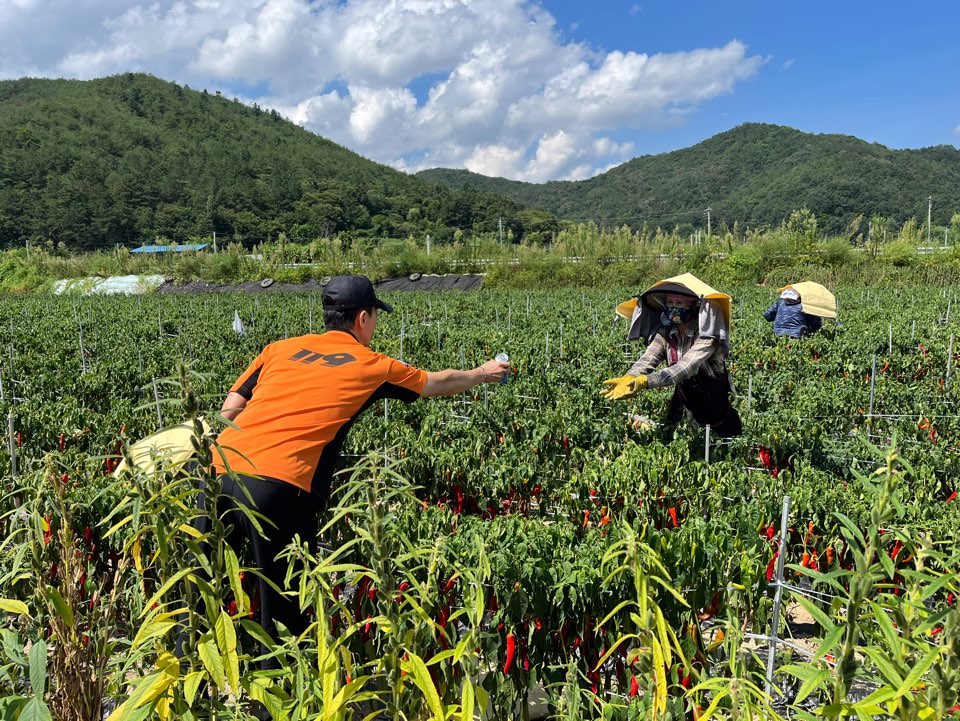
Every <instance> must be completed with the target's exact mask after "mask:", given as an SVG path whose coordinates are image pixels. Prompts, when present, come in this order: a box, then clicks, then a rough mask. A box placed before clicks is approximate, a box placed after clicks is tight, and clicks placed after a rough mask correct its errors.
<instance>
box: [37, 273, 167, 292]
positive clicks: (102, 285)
mask: <svg viewBox="0 0 960 721" xmlns="http://www.w3.org/2000/svg"><path fill="white" fill-rule="evenodd" d="M165 282H166V279H165V278H164V277H163V276H162V275H117V276H113V277H111V278H98V277H92V278H67V279H65V280H58V281H57V282H56V283H55V284H54V286H53V294H54V295H63V294H64V293H77V294H80V295H140V294H142V293H149V292H150V291H153V290H156V289H157V288H159V287H160V286H161V285H163V284H164V283H165Z"/></svg>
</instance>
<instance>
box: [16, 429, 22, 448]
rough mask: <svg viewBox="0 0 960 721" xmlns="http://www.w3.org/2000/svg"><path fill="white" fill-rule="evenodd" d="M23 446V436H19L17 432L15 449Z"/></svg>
mask: <svg viewBox="0 0 960 721" xmlns="http://www.w3.org/2000/svg"><path fill="white" fill-rule="evenodd" d="M22 445H23V436H21V435H20V431H17V448H19V447H20V446H22Z"/></svg>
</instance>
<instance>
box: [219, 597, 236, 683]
mask: <svg viewBox="0 0 960 721" xmlns="http://www.w3.org/2000/svg"><path fill="white" fill-rule="evenodd" d="M214 633H216V635H217V646H219V647H220V653H221V654H222V656H223V660H224V661H226V675H227V681H228V682H229V684H230V689H231V690H232V691H233V692H234V693H236V692H237V691H239V690H240V659H239V658H238V657H237V629H235V628H234V627H233V619H231V618H230V614H229V613H227V612H226V610H221V611H220V615H219V616H218V617H217V623H216V625H215V626H214Z"/></svg>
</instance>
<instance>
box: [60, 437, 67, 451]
mask: <svg viewBox="0 0 960 721" xmlns="http://www.w3.org/2000/svg"><path fill="white" fill-rule="evenodd" d="M65 447H66V439H65V438H64V437H63V434H62V433H61V434H60V452H61V453H63V449H64V448H65Z"/></svg>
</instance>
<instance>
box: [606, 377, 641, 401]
mask: <svg viewBox="0 0 960 721" xmlns="http://www.w3.org/2000/svg"><path fill="white" fill-rule="evenodd" d="M603 385H605V386H609V387H608V388H604V389H603V390H602V391H600V395H602V396H603V397H604V398H606V399H608V400H611V401H619V400H625V399H627V398H632V397H633V396H635V395H636V394H637V393H639V392H640V391H642V390H645V389H646V388H647V377H646V376H644V375H640V376H632V375H624V376H620V377H619V378H609V379H607V380H605V381H604V382H603Z"/></svg>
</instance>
